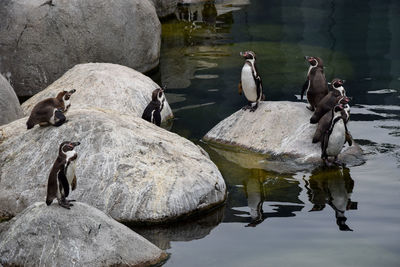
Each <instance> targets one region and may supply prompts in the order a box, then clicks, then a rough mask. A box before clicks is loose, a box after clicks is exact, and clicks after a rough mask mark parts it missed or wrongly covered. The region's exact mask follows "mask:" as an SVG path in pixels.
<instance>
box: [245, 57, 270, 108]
mask: <svg viewBox="0 0 400 267" xmlns="http://www.w3.org/2000/svg"><path fill="white" fill-rule="evenodd" d="M240 55H241V56H242V57H244V58H245V59H246V61H245V63H244V65H243V68H242V74H241V79H240V82H239V94H240V95H241V94H242V91H243V92H244V95H245V97H246V99H247V101H248V105H247V106H245V107H243V110H247V109H250V112H254V111H255V110H256V109H257V107H258V103H259V102H260V101H261V100H264V98H265V96H264V95H263V88H262V81H261V77H260V75H259V73H258V71H257V67H256V54H255V53H254V52H253V51H246V52H240Z"/></svg>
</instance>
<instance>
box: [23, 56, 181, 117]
mask: <svg viewBox="0 0 400 267" xmlns="http://www.w3.org/2000/svg"><path fill="white" fill-rule="evenodd" d="M156 88H159V86H158V85H157V84H156V83H155V82H153V80H151V79H150V78H149V77H147V76H145V75H143V74H142V73H140V72H138V71H135V70H133V69H130V68H128V67H124V66H121V65H117V64H109V63H88V64H80V65H76V66H75V67H73V68H72V69H70V70H69V71H67V72H66V73H65V74H64V75H63V76H62V77H61V78H60V79H58V80H57V81H55V82H54V83H52V84H51V85H50V86H49V87H47V88H46V89H45V90H43V91H41V92H40V93H38V94H36V95H34V96H33V97H31V98H30V99H28V100H27V101H25V102H24V103H23V104H22V109H23V111H24V113H25V115H27V116H28V115H29V114H30V113H31V110H32V108H33V107H34V106H35V105H36V104H37V103H38V102H39V101H41V100H43V99H46V98H48V97H55V96H56V95H57V94H58V93H59V92H60V91H62V90H72V89H76V92H75V93H74V94H73V95H72V96H71V107H70V110H75V109H81V108H96V109H101V110H113V111H117V112H119V113H122V114H127V115H130V116H136V117H141V116H142V113H143V111H144V109H145V108H146V106H147V104H148V103H149V102H150V101H151V94H152V92H153V90H154V89H156ZM161 117H162V119H163V121H165V120H166V119H168V118H172V117H173V114H172V110H171V108H170V106H169V104H168V102H167V101H166V102H165V103H164V108H163V110H162V113H161Z"/></svg>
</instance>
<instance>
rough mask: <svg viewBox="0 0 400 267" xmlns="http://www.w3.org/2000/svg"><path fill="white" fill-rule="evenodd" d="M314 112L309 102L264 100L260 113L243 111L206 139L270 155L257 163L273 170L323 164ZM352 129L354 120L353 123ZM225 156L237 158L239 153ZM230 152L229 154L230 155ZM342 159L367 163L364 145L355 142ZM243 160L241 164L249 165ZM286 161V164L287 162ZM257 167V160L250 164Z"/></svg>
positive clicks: (288, 169)
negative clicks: (307, 105)
mask: <svg viewBox="0 0 400 267" xmlns="http://www.w3.org/2000/svg"><path fill="white" fill-rule="evenodd" d="M311 116H312V112H311V111H309V110H308V109H306V104H305V103H298V102H287V101H282V102H281V101H276V102H261V103H260V105H259V108H258V109H257V110H256V112H254V113H253V112H249V111H244V110H239V111H237V112H236V113H234V114H232V115H231V116H230V117H228V118H226V119H224V120H223V121H221V122H220V123H219V124H217V125H216V126H215V127H214V128H213V129H211V131H209V132H208V133H207V134H206V135H205V136H204V137H203V140H205V141H206V142H209V143H210V144H218V145H224V146H225V147H228V148H231V150H232V149H233V150H235V149H236V148H240V149H246V150H249V151H252V152H256V153H259V154H265V155H267V156H266V157H265V160H263V161H259V162H258V163H257V165H260V166H261V165H262V166H263V167H262V168H265V169H270V170H273V171H280V172H281V171H282V170H285V171H293V170H299V169H303V168H304V167H307V168H308V167H310V166H314V165H318V164H320V163H321V158H320V157H321V147H320V143H318V144H313V143H312V136H313V135H314V132H315V129H316V127H317V126H316V125H315V124H310V123H309V120H310V117H311ZM349 128H350V130H351V122H350V125H349ZM216 151H223V152H222V153H223V154H224V156H226V157H227V159H229V158H237V153H226V152H224V151H226V150H224V149H220V148H219V149H218V148H217V149H216ZM227 155H228V156H227ZM339 160H340V161H342V162H343V163H346V164H348V165H358V164H361V163H363V162H364V159H363V156H362V150H361V148H360V147H359V146H358V145H357V144H355V143H353V146H351V147H349V146H347V144H346V146H345V147H344V148H343V150H342V153H341V154H340V155H339ZM246 161H247V159H243V160H242V161H241V164H245V162H246ZM283 163H284V164H283ZM250 165H251V166H253V167H254V163H251V164H250Z"/></svg>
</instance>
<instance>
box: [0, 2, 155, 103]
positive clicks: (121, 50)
mask: <svg viewBox="0 0 400 267" xmlns="http://www.w3.org/2000/svg"><path fill="white" fill-rule="evenodd" d="M0 17H1V18H2V23H1V24H0V40H1V45H0V72H1V73H6V72H9V73H11V84H12V85H13V87H14V89H15V91H16V93H17V95H18V96H31V95H34V94H35V93H37V92H39V91H41V90H43V89H44V88H45V87H46V86H48V85H49V84H50V83H52V82H53V81H55V80H56V79H58V78H59V77H60V76H61V75H62V74H63V73H65V71H66V70H68V69H70V68H71V67H73V66H74V65H76V64H79V63H84V62H109V63H118V64H121V65H124V66H128V67H131V68H133V69H136V70H138V71H140V72H146V71H150V70H152V69H154V68H155V67H156V66H157V65H158V64H159V57H160V45H161V25H160V22H159V19H158V17H157V14H156V12H155V8H154V6H153V5H152V3H150V2H149V1H147V0H145V1H144V0H130V1H125V0H115V1H108V0H82V1H66V0H60V1H55V0H54V1H47V0H18V1H17V0H7V1H1V3H0Z"/></svg>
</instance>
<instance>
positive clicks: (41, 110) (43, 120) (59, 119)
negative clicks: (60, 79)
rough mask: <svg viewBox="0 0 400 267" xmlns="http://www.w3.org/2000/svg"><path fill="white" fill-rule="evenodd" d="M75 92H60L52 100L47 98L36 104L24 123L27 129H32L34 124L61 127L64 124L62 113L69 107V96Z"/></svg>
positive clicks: (64, 119)
mask: <svg viewBox="0 0 400 267" xmlns="http://www.w3.org/2000/svg"><path fill="white" fill-rule="evenodd" d="M75 92H76V90H75V89H73V90H70V91H62V92H60V93H58V94H57V96H56V97H54V98H47V99H45V100H42V101H40V102H39V103H37V104H36V105H35V106H34V107H33V109H32V112H31V115H30V116H29V119H28V121H27V122H26V126H27V129H31V128H33V127H34V126H35V125H36V124H39V125H40V126H45V125H48V124H51V125H54V126H57V127H58V126H61V125H62V124H63V123H64V122H66V118H65V115H64V113H65V112H67V110H68V108H69V107H70V106H71V100H70V98H71V95H72V94H73V93H75Z"/></svg>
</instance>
